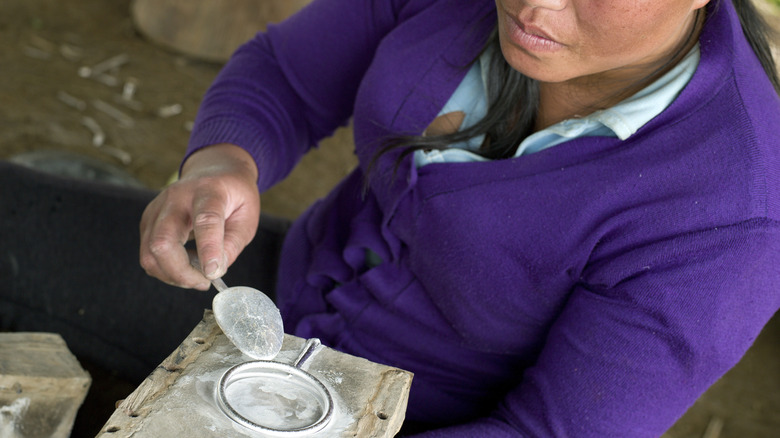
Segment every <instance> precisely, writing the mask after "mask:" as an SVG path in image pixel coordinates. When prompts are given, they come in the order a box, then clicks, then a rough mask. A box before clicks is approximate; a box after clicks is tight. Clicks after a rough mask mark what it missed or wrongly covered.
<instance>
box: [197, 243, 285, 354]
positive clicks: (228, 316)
mask: <svg viewBox="0 0 780 438" xmlns="http://www.w3.org/2000/svg"><path fill="white" fill-rule="evenodd" d="M190 263H191V264H192V266H193V267H194V268H195V269H197V270H198V271H201V272H202V270H201V267H200V261H198V258H197V256H191V257H190ZM211 284H212V285H213V286H214V288H215V289H217V291H218V293H217V294H216V295H214V299H213V300H212V302H211V307H212V310H213V311H214V318H215V319H216V320H217V324H219V327H220V328H221V329H222V332H223V333H225V336H227V338H228V339H230V342H232V343H233V344H234V345H235V346H236V347H237V348H238V349H239V350H240V351H241V352H242V353H244V354H245V355H247V356H249V357H251V358H253V359H257V360H270V359H273V358H274V357H276V355H277V354H278V353H279V351H280V350H281V349H282V340H283V338H284V327H283V325H282V315H281V314H280V313H279V309H278V308H277V307H276V304H275V303H274V302H273V301H272V300H271V299H270V298H268V295H266V294H264V293H262V292H260V291H259V290H257V289H253V288H251V287H246V286H234V287H227V285H226V284H225V282H224V281H222V279H221V278H217V279H215V280H211Z"/></svg>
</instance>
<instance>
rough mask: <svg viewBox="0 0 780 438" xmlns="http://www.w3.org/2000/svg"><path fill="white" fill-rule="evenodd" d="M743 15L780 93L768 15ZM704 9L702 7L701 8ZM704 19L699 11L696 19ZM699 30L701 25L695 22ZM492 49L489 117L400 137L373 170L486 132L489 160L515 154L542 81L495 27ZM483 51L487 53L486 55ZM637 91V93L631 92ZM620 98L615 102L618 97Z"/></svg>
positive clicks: (742, 11) (530, 125)
mask: <svg viewBox="0 0 780 438" xmlns="http://www.w3.org/2000/svg"><path fill="white" fill-rule="evenodd" d="M712 1H713V2H714V4H713V5H711V6H712V7H713V8H717V7H719V6H720V2H721V1H722V0H712ZM731 1H732V2H733V4H734V7H735V9H736V11H737V13H738V15H739V20H740V23H741V25H742V30H743V32H744V34H745V36H746V37H747V40H748V41H749V43H750V46H751V47H752V48H753V51H754V52H755V53H756V55H757V56H758V59H759V61H760V62H761V65H762V66H763V69H764V71H765V72H766V75H767V76H768V77H769V79H770V80H771V81H772V84H773V85H774V87H775V90H776V91H777V92H778V94H780V80H779V79H778V75H777V70H776V67H775V61H774V58H773V56H772V52H771V48H770V38H772V37H774V36H775V34H774V31H773V29H772V28H771V27H770V26H769V25H768V24H767V22H766V20H764V17H763V16H762V15H761V14H760V13H759V12H758V11H757V10H756V8H755V6H754V5H753V3H752V1H751V0H731ZM700 11H701V10H700ZM698 19H699V14H698V13H697V17H696V20H698ZM694 28H696V26H694ZM696 37H697V35H696V34H695V33H694V32H693V31H692V32H691V34H690V35H689V37H688V41H686V44H682V45H681V47H680V48H679V49H678V51H677V52H676V53H674V54H673V55H672V56H671V57H670V58H669V60H668V61H667V62H666V63H664V64H663V65H661V66H659V67H658V68H656V69H655V70H653V71H652V72H650V73H649V74H648V75H646V76H644V77H642V78H640V79H639V80H637V81H635V82H633V83H632V84H629V85H628V86H626V87H625V88H623V89H622V90H621V91H619V92H618V95H619V96H621V97H628V95H624V94H626V92H627V91H629V90H633V91H636V90H637V89H638V88H637V87H638V86H640V87H642V86H646V85H647V84H649V83H650V82H651V81H652V80H655V79H656V78H657V77H658V75H659V74H660V73H661V72H663V71H665V70H666V69H667V68H669V67H670V66H671V65H673V64H676V63H677V62H678V61H679V60H680V59H681V58H682V56H684V55H685V53H684V50H683V49H684V48H686V47H690V46H689V44H688V43H689V42H690V40H691V39H692V38H696ZM485 50H489V51H490V61H489V68H488V71H489V73H488V78H487V99H488V111H487V114H486V115H485V117H484V118H483V119H481V120H480V121H478V122H476V123H475V124H474V125H472V126H470V127H468V128H466V129H463V130H460V131H457V132H454V133H450V134H443V135H433V136H422V135H410V136H400V137H398V138H394V139H392V140H391V141H389V142H388V143H386V144H385V145H384V147H382V148H381V149H380V150H379V151H378V152H377V153H376V154H375V155H374V157H373V158H372V159H371V162H370V163H369V165H368V170H367V173H370V172H371V169H373V167H374V166H375V165H376V162H377V160H378V159H379V157H380V156H382V155H383V154H385V153H386V152H388V151H390V150H395V149H399V148H403V151H402V152H401V154H400V155H399V156H398V157H397V158H396V163H395V165H396V170H397V168H398V166H399V165H400V163H401V162H402V161H403V159H404V158H405V157H406V156H407V155H409V154H411V153H413V152H414V151H417V150H429V149H440V150H443V149H447V148H449V147H450V145H452V144H454V143H458V142H462V141H465V140H468V139H470V138H473V137H476V136H479V135H483V134H484V135H485V140H484V141H483V143H482V145H481V146H480V148H479V150H478V151H475V152H476V153H477V154H479V155H480V156H482V157H485V158H488V159H493V160H496V159H505V158H511V157H513V156H514V155H515V152H516V151H517V147H518V146H519V144H520V141H521V140H522V139H524V138H526V137H527V136H529V135H530V134H532V133H533V130H534V124H535V122H536V114H537V112H538V109H539V86H538V83H537V82H536V81H535V80H534V79H531V78H529V77H527V76H525V75H523V74H522V73H520V72H518V71H517V70H515V69H513V68H512V67H511V66H510V65H509V64H508V63H507V62H506V60H505V59H504V57H503V55H502V53H501V48H500V46H499V42H498V32H497V31H495V30H494V31H493V33H492V34H491V36H490V38H489V39H488V42H487V44H486V46H485V49H483V52H484V51H485ZM480 55H481V54H480ZM629 94H631V93H629ZM614 97H615V96H612V99H610V101H614Z"/></svg>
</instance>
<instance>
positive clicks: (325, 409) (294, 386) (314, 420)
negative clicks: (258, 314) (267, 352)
mask: <svg viewBox="0 0 780 438" xmlns="http://www.w3.org/2000/svg"><path fill="white" fill-rule="evenodd" d="M318 345H319V340H318V339H309V340H308V341H307V343H306V346H305V347H304V350H303V351H302V352H301V354H300V356H299V357H298V359H297V360H296V361H295V364H294V365H288V364H284V363H280V362H273V361H267V360H256V361H250V362H244V363H241V364H238V365H235V366H233V367H232V368H230V369H229V370H228V371H227V372H225V374H223V375H222V377H221V378H220V379H219V384H218V385H217V404H218V405H219V407H220V409H222V411H223V412H224V413H225V414H226V415H227V416H228V417H229V418H230V419H232V420H233V421H235V422H236V423H238V424H241V425H242V426H244V427H247V428H249V429H252V430H254V431H258V432H262V433H265V434H268V435H276V436H304V435H309V434H312V433H315V432H317V431H319V430H321V429H322V428H324V427H325V426H326V425H327V424H328V422H329V421H330V418H331V417H332V415H333V399H332V397H331V395H330V392H329V391H328V389H327V388H326V387H325V385H323V384H322V382H320V381H319V380H318V379H317V378H316V377H314V376H312V375H311V374H309V373H307V372H306V371H304V370H302V369H300V366H301V365H302V364H303V362H304V361H305V360H306V359H308V358H309V357H311V356H312V355H313V351H314V349H315V348H316V347H317V346H318ZM249 379H257V380H254V383H250V384H249V385H252V387H253V388H255V389H256V392H254V393H252V394H242V392H246V391H244V390H245V389H246V388H247V387H248V386H247V385H246V384H245V383H246V382H245V381H247V380H249ZM255 385H260V386H257V387H256V386H255ZM263 385H268V386H267V387H265V388H266V389H269V391H264V390H263ZM231 387H234V388H235V387H237V388H238V389H236V390H233V391H232V392H231ZM258 393H259V394H258ZM231 395H232V396H231ZM242 395H243V397H244V399H246V400H249V401H250V403H248V404H247V403H243V402H241V403H236V402H237V401H239V400H241V396H242ZM258 395H259V396H258ZM301 396H302V397H303V400H301V399H300V398H301ZM231 398H233V399H234V400H233V402H231V400H230V399H231ZM253 403H254V405H252V404H253ZM263 403H266V404H265V405H263ZM269 404H270V405H273V406H269ZM301 409H303V410H302V411H301ZM299 414H300V415H299Z"/></svg>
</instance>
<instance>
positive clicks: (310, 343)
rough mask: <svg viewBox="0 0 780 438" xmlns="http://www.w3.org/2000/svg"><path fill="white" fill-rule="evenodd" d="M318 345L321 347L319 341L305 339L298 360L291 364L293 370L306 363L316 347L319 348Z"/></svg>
mask: <svg viewBox="0 0 780 438" xmlns="http://www.w3.org/2000/svg"><path fill="white" fill-rule="evenodd" d="M320 345H322V342H320V340H319V339H317V338H311V339H307V340H306V343H305V344H304V345H303V349H302V350H301V353H300V354H299V355H298V358H297V359H295V362H293V366H294V367H295V368H300V367H301V366H302V365H303V363H304V362H306V361H307V360H309V359H310V358H311V357H312V356H314V353H315V352H316V350H317V347H319V346H320Z"/></svg>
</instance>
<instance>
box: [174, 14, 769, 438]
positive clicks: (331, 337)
mask: <svg viewBox="0 0 780 438" xmlns="http://www.w3.org/2000/svg"><path fill="white" fill-rule="evenodd" d="M713 3H714V1H713ZM494 8H495V6H494V1H493V0H383V1H380V0H375V1H367V0H318V1H315V2H314V3H312V4H311V5H310V6H308V7H307V8H305V9H304V10H303V11H301V12H300V13H298V14H296V15H295V16H293V17H292V18H291V19H289V20H287V21H286V22H284V23H282V24H280V25H277V26H272V27H270V28H269V30H268V32H267V33H266V34H260V35H258V36H257V37H256V38H255V39H254V40H253V41H251V42H249V43H248V44H246V45H245V46H243V47H242V48H241V49H240V50H239V51H238V52H237V53H236V54H235V56H234V57H233V59H232V60H231V61H230V62H229V64H228V65H227V66H226V68H225V69H224V71H223V72H222V73H221V74H220V76H219V78H218V79H217V81H216V82H215V83H214V85H213V86H212V88H211V89H210V91H209V92H208V93H207V95H206V96H205V99H204V102H203V106H202V108H201V111H200V113H199V115H198V119H197V123H196V127H195V130H194V132H193V136H192V142H191V145H190V151H189V152H190V153H191V152H192V151H194V150H196V149H197V148H199V147H203V146H206V145H209V144H214V143H220V142H230V143H235V144H238V145H241V146H243V147H245V148H246V149H247V150H248V151H249V152H250V153H251V154H252V155H253V156H254V158H255V159H256V160H257V163H258V166H259V170H260V179H259V186H260V188H261V189H266V188H268V187H270V186H271V185H272V184H274V183H276V182H278V181H279V180H281V179H282V178H284V176H286V175H287V173H288V172H289V171H290V169H292V167H293V166H294V165H295V164H296V163H297V162H298V160H299V159H300V157H301V156H302V155H303V154H304V153H305V152H306V151H307V150H308V149H309V148H311V147H312V146H313V145H315V144H316V143H317V141H319V140H320V139H322V138H323V137H325V136H327V135H329V134H330V133H331V132H333V130H334V129H335V128H336V127H338V126H339V125H343V124H345V123H347V122H348V121H349V120H350V118H352V120H353V125H354V133H355V145H356V152H357V155H358V157H359V159H360V166H359V168H358V169H356V170H355V171H354V173H353V174H352V175H350V176H349V177H347V178H346V179H345V180H344V181H343V182H342V183H341V184H340V185H339V186H338V187H337V188H336V189H334V190H333V192H332V193H331V194H330V195H329V196H328V197H326V198H325V199H323V200H321V201H319V202H317V203H316V204H315V205H313V206H312V207H311V208H310V209H309V210H308V211H307V212H306V213H304V214H303V215H302V216H301V217H300V218H299V219H298V220H297V221H296V222H295V223H294V225H293V227H292V228H291V230H290V232H289V235H288V237H287V241H286V243H285V246H284V248H283V252H282V258H281V267H280V272H279V284H278V291H277V293H278V301H279V305H280V307H281V309H282V313H283V316H284V321H285V326H286V330H287V331H288V332H289V333H294V334H296V335H299V336H303V337H319V338H320V339H322V341H323V342H324V343H325V344H327V345H330V346H332V347H334V348H337V349H340V350H342V351H345V352H348V353H351V354H355V355H358V356H362V357H365V358H368V359H370V360H373V361H377V362H381V363H386V364H390V365H394V366H398V367H400V368H403V369H406V370H410V371H412V372H414V373H415V377H414V383H413V386H412V391H411V395H410V403H409V408H408V411H407V418H408V419H411V420H419V421H429V422H440V423H458V424H457V425H454V426H452V427H444V428H439V429H437V430H434V431H431V432H428V433H426V434H424V435H425V436H427V437H438V436H448V437H457V436H463V437H474V436H485V437H487V436H489V437H510V436H513V437H514V436H534V437H535V436H539V437H549V436H578V437H590V436H593V437H605V436H609V437H622V436H630V437H634V438H637V437H653V436H658V435H660V434H662V433H663V432H664V431H665V430H666V429H667V428H668V427H670V426H671V425H672V423H673V422H674V421H675V420H676V419H677V418H678V417H679V416H681V415H682V414H683V413H684V412H685V410H686V409H687V408H688V407H689V406H690V405H691V404H692V403H693V402H694V401H695V400H696V398H697V397H698V396H699V395H700V394H701V393H702V392H703V391H704V390H705V389H706V388H707V387H708V386H710V385H711V384H712V383H713V382H714V381H715V380H716V379H718V378H719V377H720V376H721V375H722V374H723V373H724V372H725V371H726V370H728V369H729V368H730V367H732V366H733V365H734V364H735V363H736V362H737V361H738V360H739V359H740V358H741V356H742V355H743V354H744V352H745V351H746V350H747V348H748V347H749V346H750V345H751V343H752V342H753V340H754V339H755V337H756V336H757V334H758V333H759V332H760V330H761V328H762V327H763V326H764V324H765V323H766V322H767V321H768V320H769V319H770V318H771V317H772V315H773V314H774V313H775V312H776V310H777V309H778V308H779V307H780V284H779V283H780V281H779V280H780V221H779V220H780V135H778V127H780V100H779V99H778V97H777V95H776V94H775V92H774V91H773V89H772V87H771V85H770V83H769V81H768V80H767V79H766V77H765V76H764V74H763V72H762V70H761V68H760V66H759V63H758V61H757V59H756V57H755V56H754V55H753V53H752V51H751V50H750V48H749V46H748V45H747V43H746V41H745V39H744V37H743V35H742V32H741V30H740V27H739V22H738V20H737V17H736V15H735V12H734V10H733V7H732V5H731V2H730V1H728V0H724V1H722V2H721V6H720V7H719V8H715V7H712V6H710V7H709V14H708V21H707V23H706V26H705V29H704V31H703V34H702V36H701V39H700V41H701V63H700V65H699V68H698V70H697V72H696V74H695V75H694V77H693V78H692V80H691V82H690V84H689V85H688V86H687V88H686V89H685V90H684V91H683V92H682V94H681V95H680V96H679V97H678V98H677V99H676V101H675V102H674V103H673V104H672V105H671V106H670V107H669V108H668V109H667V110H665V111H664V112H663V113H661V114H660V115H659V116H657V117H656V118H654V119H653V120H651V121H650V122H649V123H648V124H647V125H645V126H644V127H643V128H641V129H640V130H639V131H638V132H637V133H636V134H635V135H634V136H632V137H631V138H630V139H628V140H626V141H620V140H618V139H614V138H605V137H588V138H580V139H576V140H573V141H570V142H567V143H564V144H561V145H558V146H556V147H554V148H551V149H548V150H545V151H542V152H539V153H536V154H532V155H528V156H523V157H520V158H515V159H508V160H499V161H492V162H484V163H445V164H431V165H428V166H425V167H423V168H421V169H415V168H414V166H413V165H412V164H411V160H408V159H407V160H406V161H404V162H403V164H402V166H401V168H400V169H399V172H398V175H397V176H396V177H395V178H393V177H392V165H393V160H394V159H395V157H396V155H395V153H390V154H387V155H386V156H384V157H383V159H382V160H380V162H379V164H378V167H377V168H376V169H375V171H374V173H373V174H372V176H371V179H370V186H369V189H368V191H367V193H364V192H363V191H362V189H363V182H364V175H363V172H364V170H365V168H366V166H367V163H368V161H369V160H370V158H371V157H372V156H373V154H374V153H375V152H376V150H377V147H378V146H379V145H381V143H382V141H383V140H385V139H387V138H388V137H392V136H394V135H398V134H399V133H420V132H422V130H423V129H424V128H425V127H426V126H427V125H428V124H429V123H430V122H431V120H433V118H434V117H435V116H436V114H437V112H438V111H439V109H440V108H441V106H442V105H444V103H445V102H446V101H447V99H448V98H449V96H450V94H451V93H452V92H453V91H454V90H455V88H456V87H457V85H458V83H459V82H460V80H461V79H462V77H463V76H464V75H465V74H466V71H467V69H466V68H464V67H465V66H467V64H468V62H469V61H470V60H472V59H474V57H475V56H476V54H477V53H478V52H479V50H480V48H481V46H482V44H483V43H484V41H485V39H486V38H487V35H488V34H489V32H490V30H491V28H492V27H493V25H494V21H495V9H494ZM367 249H370V250H373V251H374V252H376V253H377V254H378V255H380V256H381V258H382V259H383V260H384V263H381V264H380V265H379V266H376V267H372V268H369V267H367V266H366V263H365V259H366V258H365V255H366V250H367Z"/></svg>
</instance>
